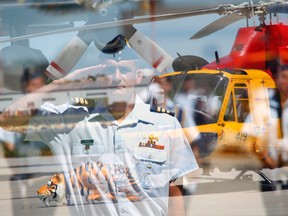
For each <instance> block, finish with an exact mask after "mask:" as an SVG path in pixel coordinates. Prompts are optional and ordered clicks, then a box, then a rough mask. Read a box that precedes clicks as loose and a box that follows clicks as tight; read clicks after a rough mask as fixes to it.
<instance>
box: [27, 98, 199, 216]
mask: <svg viewBox="0 0 288 216" xmlns="http://www.w3.org/2000/svg"><path fill="white" fill-rule="evenodd" d="M102 102H103V101H99V102H98V103H97V104H96V106H95V107H94V108H93V110H92V109H91V108H87V107H85V106H75V105H71V104H65V105H61V106H54V105H52V104H48V103H46V104H44V105H42V107H41V110H40V113H39V114H38V115H37V116H35V117H33V119H32V120H31V122H30V124H29V130H28V133H27V137H26V139H28V140H40V141H43V142H45V143H47V144H48V145H49V146H50V148H51V150H52V151H53V154H54V155H57V156H59V158H58V159H59V161H61V164H62V166H63V169H64V170H71V169H72V168H73V167H75V166H77V165H79V164H81V163H85V162H87V161H90V160H92V161H99V162H102V163H104V164H114V165H118V167H119V166H120V167H121V166H122V167H127V168H129V169H130V170H132V175H133V176H135V179H137V182H139V185H140V186H141V188H142V189H143V191H144V193H145V196H146V199H144V200H143V201H141V202H137V203H132V202H129V200H128V199H127V198H126V195H125V193H123V192H122V191H121V187H122V185H121V183H119V185H118V183H117V182H115V188H114V189H115V191H116V196H117V200H118V202H117V203H111V202H110V203H109V202H107V203H105V204H103V203H102V204H100V203H99V207H97V205H96V204H94V205H84V207H83V209H85V210H83V209H82V208H78V207H77V205H76V208H78V209H77V210H74V211H73V214H75V215H76V214H77V213H78V214H83V213H84V214H87V215H90V214H94V215H107V214H109V215H167V210H168V197H169V194H168V191H169V182H170V181H171V180H173V179H176V178H178V177H180V176H183V175H185V174H187V173H188V172H191V171H193V170H195V169H197V168H198V164H197V162H196V160H195V157H194V155H193V152H192V150H191V148H190V145H189V143H188V142H187V140H186V138H185V136H184V135H183V132H182V129H181V126H180V124H179V122H178V121H177V119H176V118H175V117H172V116H170V115H168V114H165V113H157V112H151V111H150V106H149V105H147V104H145V103H144V102H142V101H141V99H140V98H138V97H137V98H136V103H135V107H134V109H133V110H132V112H131V113H130V114H129V115H128V117H127V118H126V119H125V120H124V121H123V122H122V123H121V124H118V122H117V121H116V120H115V119H114V118H113V116H112V115H111V114H110V113H109V111H108V110H107V108H106V106H105V104H104V103H102ZM53 125H54V126H53ZM39 127H40V128H39ZM61 155H64V156H61ZM75 194H76V195H75V197H77V192H75ZM78 197H79V196H78ZM75 200H76V201H77V198H75ZM83 200H84V199H83ZM77 202H79V203H81V202H82V201H81V198H80V201H79V200H78V201H77ZM83 202H85V201H83ZM88 206H89V207H88ZM100 206H102V207H100ZM81 209H82V210H83V211H84V212H81V211H82V210H81ZM71 213H72V212H71ZM84 214H83V215H84Z"/></svg>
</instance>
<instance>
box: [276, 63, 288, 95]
mask: <svg viewBox="0 0 288 216" xmlns="http://www.w3.org/2000/svg"><path fill="white" fill-rule="evenodd" d="M276 85H277V87H278V89H279V91H280V93H281V94H282V95H283V96H284V97H285V98H286V99H287V98H288V65H280V66H279V68H278V71H277V76H276Z"/></svg>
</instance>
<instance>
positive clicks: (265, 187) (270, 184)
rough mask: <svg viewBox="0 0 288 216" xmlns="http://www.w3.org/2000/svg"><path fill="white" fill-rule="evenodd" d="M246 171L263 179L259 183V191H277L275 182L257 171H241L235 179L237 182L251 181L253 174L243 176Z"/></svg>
mask: <svg viewBox="0 0 288 216" xmlns="http://www.w3.org/2000/svg"><path fill="white" fill-rule="evenodd" d="M248 171H253V172H255V173H257V174H258V175H259V176H261V177H262V178H263V181H260V182H259V183H260V185H261V191H275V190H276V189H277V187H276V182H274V181H272V180H271V179H270V178H269V177H268V176H267V175H265V174H264V173H263V172H262V171H261V170H258V169H247V170H242V171H241V172H240V173H239V174H238V175H237V176H236V178H235V180H238V181H253V174H245V173H246V172H248Z"/></svg>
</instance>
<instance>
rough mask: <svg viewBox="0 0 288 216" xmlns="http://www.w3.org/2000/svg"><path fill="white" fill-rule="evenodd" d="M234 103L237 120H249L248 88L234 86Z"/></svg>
mask: <svg viewBox="0 0 288 216" xmlns="http://www.w3.org/2000/svg"><path fill="white" fill-rule="evenodd" d="M234 94H235V103H236V111H237V112H236V113H237V121H238V122H244V121H245V122H249V121H250V118H249V113H250V107H249V99H248V89H247V88H235V89H234Z"/></svg>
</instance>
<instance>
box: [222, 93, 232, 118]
mask: <svg viewBox="0 0 288 216" xmlns="http://www.w3.org/2000/svg"><path fill="white" fill-rule="evenodd" d="M224 121H235V110H234V104H233V97H232V93H231V94H230V97H229V102H228V106H227V109H226V112H225V116H224Z"/></svg>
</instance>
